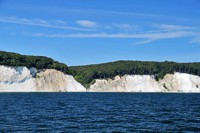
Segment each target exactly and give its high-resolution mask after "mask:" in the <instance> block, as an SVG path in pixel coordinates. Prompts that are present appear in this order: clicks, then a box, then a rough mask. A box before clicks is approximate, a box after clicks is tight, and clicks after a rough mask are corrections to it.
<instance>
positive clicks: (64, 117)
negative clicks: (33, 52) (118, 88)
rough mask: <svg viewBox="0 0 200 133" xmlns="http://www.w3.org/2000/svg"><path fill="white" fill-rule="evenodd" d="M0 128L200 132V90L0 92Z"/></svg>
mask: <svg viewBox="0 0 200 133" xmlns="http://www.w3.org/2000/svg"><path fill="white" fill-rule="evenodd" d="M0 132H5V133H7V132H20V133H21V132H22V133H23V132H52V133H57V132H86V133H88V132H200V94H188V93H0Z"/></svg>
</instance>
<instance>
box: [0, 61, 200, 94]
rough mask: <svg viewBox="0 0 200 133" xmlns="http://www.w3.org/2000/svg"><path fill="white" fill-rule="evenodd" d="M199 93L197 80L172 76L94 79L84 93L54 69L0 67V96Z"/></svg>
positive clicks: (187, 75)
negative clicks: (91, 93) (44, 93)
mask: <svg viewBox="0 0 200 133" xmlns="http://www.w3.org/2000/svg"><path fill="white" fill-rule="evenodd" d="M85 91H89V92H200V77H199V76H195V75H191V74H185V73H174V74H167V75H166V76H165V77H164V78H163V79H162V80H159V81H156V80H155V77H154V76H153V75H125V76H122V77H120V76H116V77H115V78H114V79H108V80H106V79H97V80H96V82H95V83H94V84H93V85H91V86H90V88H88V89H87V90H86V88H84V87H83V86H82V85H81V84H80V83H78V82H77V81H76V80H75V79H74V78H73V76H71V75H66V74H64V73H62V72H60V71H57V70H54V69H45V70H37V69H36V68H31V69H28V68H26V67H8V66H2V65H0V92H85Z"/></svg>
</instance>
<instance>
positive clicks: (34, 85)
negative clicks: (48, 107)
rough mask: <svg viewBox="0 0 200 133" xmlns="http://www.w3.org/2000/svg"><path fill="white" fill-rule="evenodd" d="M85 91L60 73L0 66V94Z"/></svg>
mask: <svg viewBox="0 0 200 133" xmlns="http://www.w3.org/2000/svg"><path fill="white" fill-rule="evenodd" d="M58 91H62V92H63V91H64V92H65V91H67V92H76V91H78V92H79V91H86V89H85V88H84V87H83V86H82V85H81V84H80V83H78V82H77V81H76V80H75V79H74V78H73V77H72V76H70V75H65V74H63V73H62V72H60V71H57V70H53V69H46V70H43V71H38V70H37V69H35V68H31V69H28V68H26V67H7V66H0V92H58Z"/></svg>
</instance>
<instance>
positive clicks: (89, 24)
mask: <svg viewBox="0 0 200 133" xmlns="http://www.w3.org/2000/svg"><path fill="white" fill-rule="evenodd" d="M76 23H77V24H78V25H80V26H82V27H86V28H95V27H97V24H96V22H93V21H89V20H78V21H76Z"/></svg>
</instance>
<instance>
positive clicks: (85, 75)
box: [69, 61, 200, 87]
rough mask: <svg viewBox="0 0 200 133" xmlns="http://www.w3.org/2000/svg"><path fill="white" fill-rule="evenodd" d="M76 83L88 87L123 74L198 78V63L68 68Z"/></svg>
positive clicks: (103, 65)
mask: <svg viewBox="0 0 200 133" xmlns="http://www.w3.org/2000/svg"><path fill="white" fill-rule="evenodd" d="M69 69H70V71H71V72H72V74H73V76H74V77H75V79H76V80H77V81H79V82H80V83H82V84H83V85H84V86H86V87H89V85H90V84H92V83H94V81H95V79H107V78H114V77H115V76H116V75H119V76H123V75H125V74H138V75H155V77H156V80H159V79H162V78H163V77H164V76H165V75H166V74H167V73H174V72H181V73H188V74H193V75H198V76H200V63H176V62H168V61H165V62H146V61H116V62H110V63H104V64H97V65H86V66H73V67H70V68H69Z"/></svg>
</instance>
